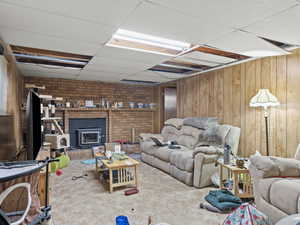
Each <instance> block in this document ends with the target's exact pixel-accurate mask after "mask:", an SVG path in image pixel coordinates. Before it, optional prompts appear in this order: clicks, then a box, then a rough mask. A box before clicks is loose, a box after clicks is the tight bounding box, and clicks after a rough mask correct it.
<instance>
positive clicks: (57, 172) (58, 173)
mask: <svg viewBox="0 0 300 225" xmlns="http://www.w3.org/2000/svg"><path fill="white" fill-rule="evenodd" d="M55 174H56V176H61V175H62V174H63V171H62V170H61V169H58V170H56V171H55Z"/></svg>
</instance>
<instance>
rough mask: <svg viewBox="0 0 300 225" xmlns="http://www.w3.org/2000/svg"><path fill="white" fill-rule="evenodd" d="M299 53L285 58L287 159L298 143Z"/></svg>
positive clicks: (299, 100)
mask: <svg viewBox="0 0 300 225" xmlns="http://www.w3.org/2000/svg"><path fill="white" fill-rule="evenodd" d="M299 68H300V67H299V52H298V54H293V55H289V56H287V127H288V133H290V134H291V135H287V150H288V154H287V155H288V157H292V156H293V155H294V152H295V146H297V144H298V143H299V139H298V137H299V135H298V133H299V130H298V129H299V122H300V121H299V102H300V99H299V98H300V94H299V83H300V80H299V73H300V71H299Z"/></svg>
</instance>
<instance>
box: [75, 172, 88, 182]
mask: <svg viewBox="0 0 300 225" xmlns="http://www.w3.org/2000/svg"><path fill="white" fill-rule="evenodd" d="M87 177H88V174H87V173H86V174H84V175H82V176H73V177H72V180H77V179H81V178H87Z"/></svg>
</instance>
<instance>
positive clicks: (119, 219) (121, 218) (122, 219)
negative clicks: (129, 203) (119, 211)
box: [116, 216, 130, 225]
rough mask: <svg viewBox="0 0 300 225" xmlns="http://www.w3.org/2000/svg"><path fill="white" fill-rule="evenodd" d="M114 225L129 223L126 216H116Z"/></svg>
mask: <svg viewBox="0 0 300 225" xmlns="http://www.w3.org/2000/svg"><path fill="white" fill-rule="evenodd" d="M116 225H130V224H129V222H128V218H127V216H117V217H116Z"/></svg>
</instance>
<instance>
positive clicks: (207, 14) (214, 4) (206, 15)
mask: <svg viewBox="0 0 300 225" xmlns="http://www.w3.org/2000/svg"><path fill="white" fill-rule="evenodd" d="M151 1H152V2H155V3H156V4H160V5H163V6H165V7H168V8H171V9H174V10H177V11H179V12H182V13H185V14H187V15H191V16H194V17H198V18H201V19H203V20H202V21H204V22H207V23H208V24H210V23H211V22H215V23H219V24H222V25H225V26H230V27H235V28H240V27H243V26H246V25H249V24H252V23H254V22H256V21H260V20H262V19H264V18H266V17H268V16H270V15H273V14H276V13H278V12H280V11H282V10H285V9H288V8H289V7H291V6H293V5H295V4H297V1H296V0H284V1H282V0H263V1H262V0H251V1H241V0H228V1H220V0H209V1H207V0H189V1H188V2H187V1H182V0H151Z"/></svg>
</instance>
